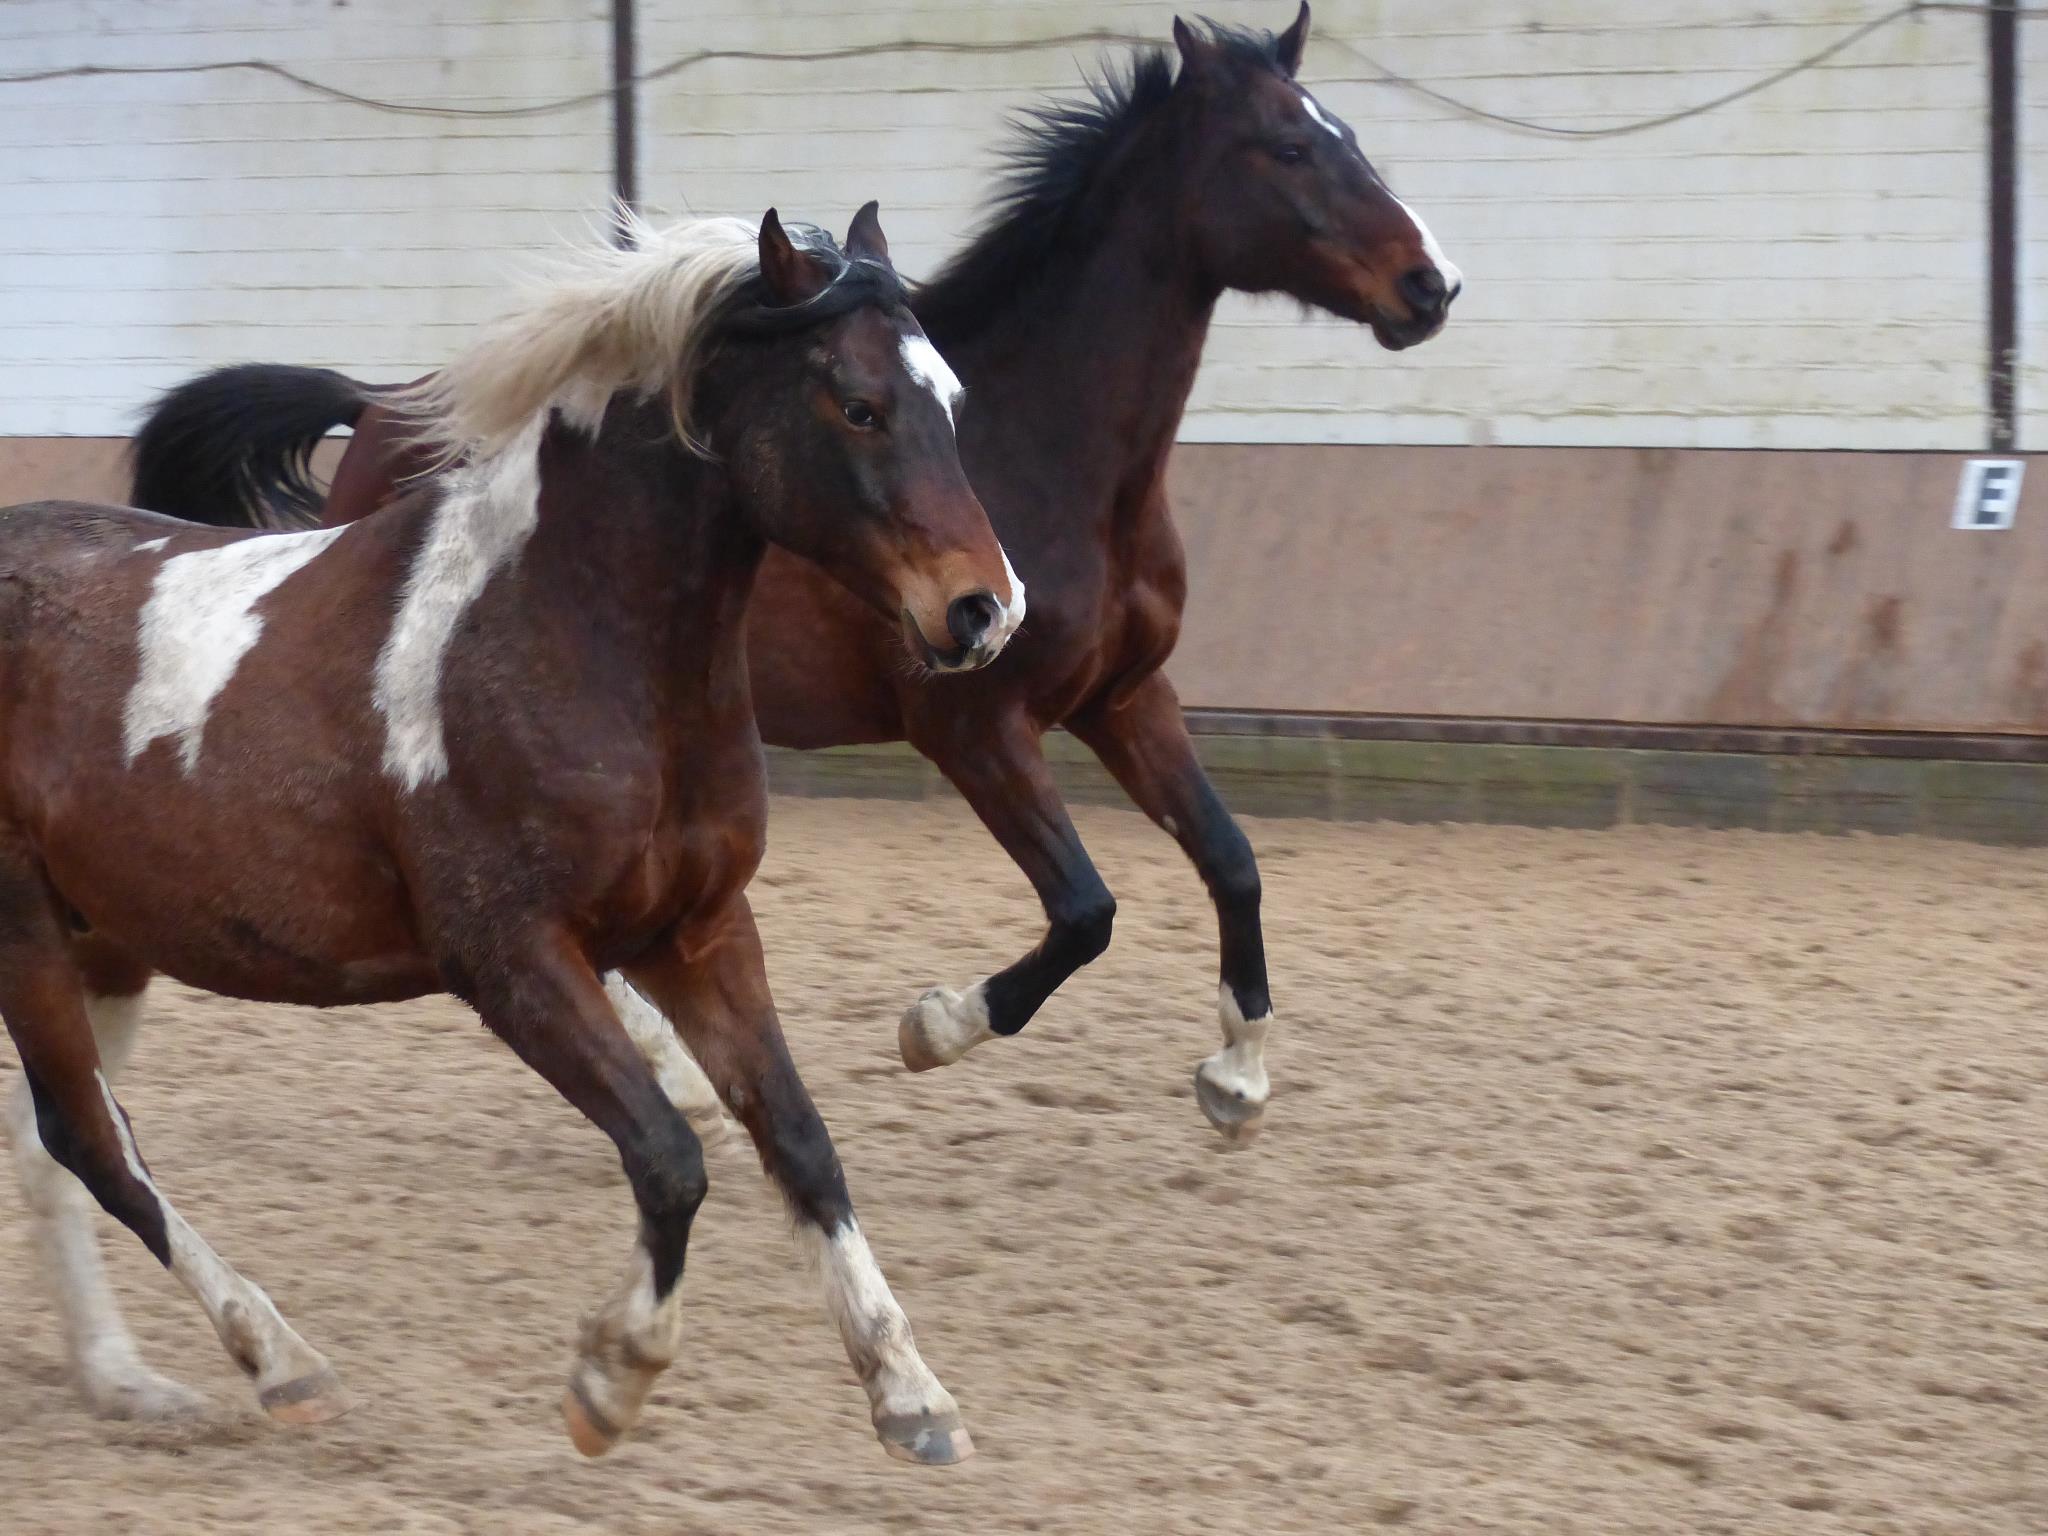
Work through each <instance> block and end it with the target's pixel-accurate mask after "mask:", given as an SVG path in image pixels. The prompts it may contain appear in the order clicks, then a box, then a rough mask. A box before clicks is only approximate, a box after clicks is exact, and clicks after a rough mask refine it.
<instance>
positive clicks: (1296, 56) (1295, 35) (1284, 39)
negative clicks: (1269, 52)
mask: <svg viewBox="0 0 2048 1536" xmlns="http://www.w3.org/2000/svg"><path fill="white" fill-rule="evenodd" d="M1307 48H1308V0H1301V14H1300V15H1299V16H1297V17H1295V18H1294V25H1293V26H1291V27H1289V28H1288V29H1287V30H1286V31H1285V32H1282V33H1281V34H1280V36H1279V37H1278V38H1277V39H1275V41H1274V45H1273V54H1274V57H1275V58H1277V59H1278V60H1279V61H1280V67H1281V68H1282V69H1284V70H1286V71H1287V78H1288V79H1290V80H1292V79H1293V78H1294V77H1295V76H1296V75H1298V74H1300V73H1301V56H1302V54H1303V52H1304V51H1306V49H1307Z"/></svg>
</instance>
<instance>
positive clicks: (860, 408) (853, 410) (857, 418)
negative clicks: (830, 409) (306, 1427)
mask: <svg viewBox="0 0 2048 1536" xmlns="http://www.w3.org/2000/svg"><path fill="white" fill-rule="evenodd" d="M839 411H840V414H841V415H843V416H844V417H845V418H846V420H847V424H848V425H849V426H855V427H859V428H860V429H861V430H862V431H863V432H866V431H868V430H870V429H872V428H874V427H876V426H879V425H880V422H879V421H878V420H877V419H876V416H875V408H874V407H873V406H871V405H869V404H868V403H867V401H865V400H849V401H847V402H846V404H844V405H842V406H841V407H840V408H839Z"/></svg>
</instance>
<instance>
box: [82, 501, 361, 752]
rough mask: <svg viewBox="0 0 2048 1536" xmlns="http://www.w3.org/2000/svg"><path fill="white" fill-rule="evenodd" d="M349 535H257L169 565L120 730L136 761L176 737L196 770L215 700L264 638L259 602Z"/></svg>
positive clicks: (161, 576) (148, 610)
mask: <svg viewBox="0 0 2048 1536" xmlns="http://www.w3.org/2000/svg"><path fill="white" fill-rule="evenodd" d="M345 531H346V530H345V529H341V528H319V529H315V530H313V531H312V532H309V533H264V534H252V535H251V536H249V537H248V538H243V539H237V540H235V541H234V542H233V543H231V544H221V545H217V546H216V547H214V548H212V549H195V550H193V551H192V552H191V553H190V554H184V555H173V556H172V557H171V558H170V559H168V560H166V561H164V563H163V565H162V566H161V567H159V568H158V570H157V573H156V581H155V583H154V584H153V585H152V587H151V589H150V596H149V601H148V602H147V603H145V604H144V605H143V609H142V621H141V624H140V626H139V627H138V633H137V639H136V648H137V650H138V652H139V654H140V666H139V667H138V668H137V671H136V676H135V685H134V687H132V688H130V689H129V691H128V704H127V709H126V711H125V713H124V717H123V727H122V740H123V745H124V749H125V751H126V753H127V761H128V762H129V763H131V764H132V763H133V762H134V761H135V759H136V758H138V757H140V756H141V755H142V753H143V752H144V751H145V750H146V749H147V748H148V746H149V744H150V743H151V742H153V741H155V740H157V738H159V737H162V736H174V737H176V738H177V740H178V749H179V753H180V755H181V756H182V758H183V760H184V764H185V771H186V772H187V773H190V772H192V771H193V769H195V768H196V767H198V765H199V746H200V742H201V740H202V739H203V738H204V736H205V734H206V718H207V715H208V714H209V713H211V711H212V709H213V701H214V700H215V699H216V698H218V697H219V696H220V691H221V690H222V689H223V688H225V687H227V685H228V679H230V678H231V677H233V676H234V675H235V668H236V667H237V666H239V665H240V664H241V660H242V658H243V657H244V656H246V655H247V654H248V653H249V648H250V647H251V646H253V645H254V644H255V643H256V641H257V639H258V637H259V636H261V635H262V633H263V620H262V619H261V618H260V617H259V616H258V615H257V614H256V612H255V608H256V604H257V603H258V602H259V601H261V600H262V598H263V597H264V596H265V595H266V594H267V593H269V592H270V591H271V590H272V589H273V588H274V587H276V586H277V585H278V584H279V583H280V582H282V581H283V580H284V579H285V578H286V577H287V576H290V575H291V574H292V572H294V571H296V570H298V569H299V568H300V567H301V566H303V565H305V564H306V563H307V562H308V561H309V560H311V559H312V558H313V557H314V556H315V555H318V554H319V553H320V552H321V551H322V550H324V549H326V548H327V546H328V545H330V544H332V543H333V542H334V541H335V540H336V539H337V538H339V537H340V536H341V535H342V534H343V533H344V532H345Z"/></svg>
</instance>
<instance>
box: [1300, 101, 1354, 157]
mask: <svg viewBox="0 0 2048 1536" xmlns="http://www.w3.org/2000/svg"><path fill="white" fill-rule="evenodd" d="M1301 104H1302V105H1303V106H1304V107H1306V108H1308V115H1309V116H1310V117H1311V118H1313V119H1315V124H1316V126H1317V127H1318V128H1320V129H1322V130H1323V132H1325V133H1327V134H1328V135H1329V136H1330V137H1331V138H1333V139H1335V140H1337V141H1338V142H1339V143H1340V144H1341V143H1342V142H1343V141H1344V130H1343V129H1342V128H1339V127H1338V126H1337V125H1336V124H1335V123H1334V122H1332V121H1331V120H1330V119H1329V118H1327V117H1325V116H1323V109H1322V107H1321V105H1320V104H1319V103H1318V102H1317V101H1316V99H1315V97H1313V96H1311V95H1309V93H1308V92H1307V91H1303V92H1302V93H1301Z"/></svg>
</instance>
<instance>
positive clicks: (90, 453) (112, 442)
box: [0, 437, 128, 507]
mask: <svg viewBox="0 0 2048 1536" xmlns="http://www.w3.org/2000/svg"><path fill="white" fill-rule="evenodd" d="M127 452H128V440H127V439H126V438H125V437H0V507H11V506H13V505H14V504H15V503H16V502H22V501H54V500H68V501H122V500H125V499H126V498H127V495H128V463H127V459H126V457H125V455H126V454H127Z"/></svg>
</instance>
